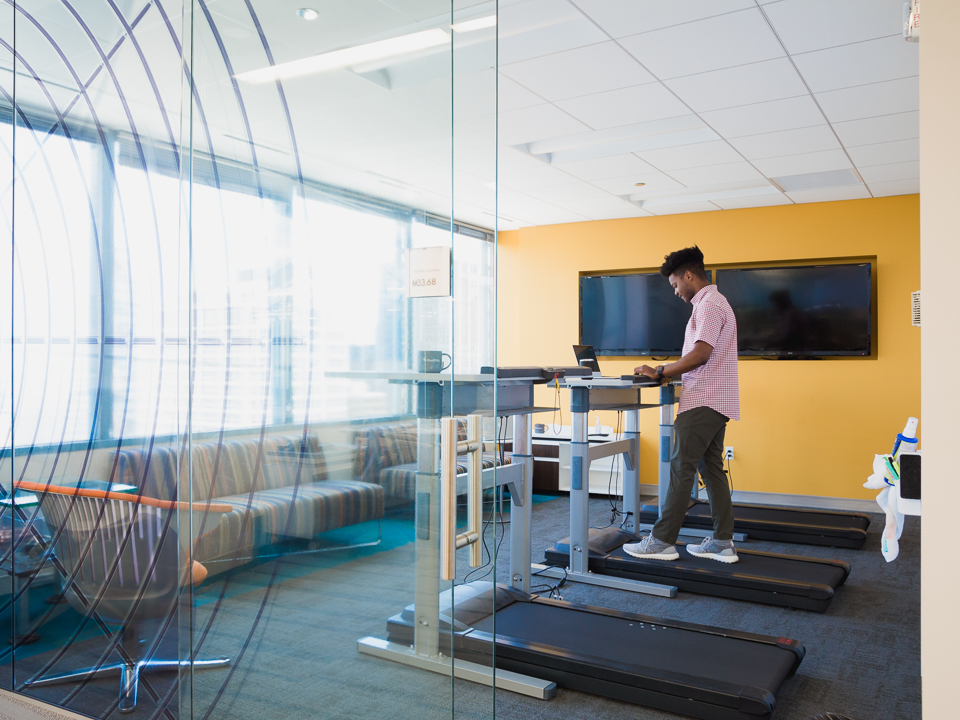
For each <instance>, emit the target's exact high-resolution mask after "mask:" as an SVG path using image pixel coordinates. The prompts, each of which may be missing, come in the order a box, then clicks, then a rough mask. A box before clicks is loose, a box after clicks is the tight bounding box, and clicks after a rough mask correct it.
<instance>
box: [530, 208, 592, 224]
mask: <svg viewBox="0 0 960 720" xmlns="http://www.w3.org/2000/svg"><path fill="white" fill-rule="evenodd" d="M531 217H532V218H533V224H534V225H565V224H566V223H575V222H589V221H590V220H591V218H589V217H587V216H586V215H580V214H579V213H573V212H570V211H569V210H564V209H562V208H558V207H553V208H552V209H550V210H537V211H536V212H534V213H531Z"/></svg>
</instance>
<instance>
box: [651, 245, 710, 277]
mask: <svg viewBox="0 0 960 720" xmlns="http://www.w3.org/2000/svg"><path fill="white" fill-rule="evenodd" d="M663 259H664V263H663V265H661V266H660V274H661V275H663V276H664V277H665V278H668V277H670V276H671V275H679V276H681V277H682V276H683V274H684V273H686V272H687V270H689V271H690V272H692V273H693V274H694V275H696V276H697V277H698V278H700V279H701V280H706V279H707V269H706V268H705V267H704V266H703V253H702V252H700V248H698V247H697V246H696V245H694V246H693V247H688V248H684V249H683V250H677V251H676V252H672V253H670V254H669V255H666V256H665V257H664V258H663Z"/></svg>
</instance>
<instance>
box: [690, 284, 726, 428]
mask: <svg viewBox="0 0 960 720" xmlns="http://www.w3.org/2000/svg"><path fill="white" fill-rule="evenodd" d="M700 340H702V341H703V342H705V343H707V344H708V345H710V346H711V347H712V348H713V352H712V353H711V354H710V359H709V360H707V364H706V365H701V366H700V367H698V368H696V369H695V370H691V371H690V372H687V373H684V374H683V392H682V393H681V394H680V410H679V412H684V411H686V410H693V409H694V408H698V407H708V408H713V409H714V410H716V411H717V412H718V413H721V414H723V415H726V416H727V417H728V418H730V419H731V420H739V419H740V382H739V380H738V377H737V319H736V318H735V317H734V315H733V310H732V309H731V307H730V303H728V302H727V299H726V298H725V297H724V296H723V295H721V294H720V291H719V290H717V286H716V285H707V286H706V287H705V288H703V289H701V290H700V292H698V293H697V294H696V295H694V296H693V314H692V315H691V316H690V320H689V321H688V322H687V330H686V333H685V334H684V336H683V354H684V355H686V354H687V353H688V352H690V351H691V350H693V346H694V345H695V344H696V343H697V341H700Z"/></svg>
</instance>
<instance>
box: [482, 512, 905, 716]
mask: <svg viewBox="0 0 960 720" xmlns="http://www.w3.org/2000/svg"><path fill="white" fill-rule="evenodd" d="M567 512H568V501H567V499H566V498H558V499H557V500H555V501H552V502H550V503H545V504H542V505H537V506H535V507H534V513H535V521H534V526H533V527H534V532H533V547H534V554H536V553H537V551H538V550H542V549H543V548H545V547H547V546H549V545H550V544H552V543H553V542H554V541H555V540H557V539H559V538H562V537H566V536H568V535H569V516H568V514H567ZM881 521H882V516H881V515H879V514H878V515H874V516H873V517H872V522H871V524H870V529H869V536H868V539H867V543H866V545H865V546H864V547H863V549H862V550H844V549H837V548H820V547H814V546H809V545H794V544H786V543H770V542H761V541H756V542H754V541H750V542H748V543H747V544H746V545H745V546H749V547H750V548H752V549H757V550H765V551H768V552H778V553H784V554H789V555H807V556H811V557H820V558H835V559H838V560H843V561H845V562H847V563H849V564H850V567H851V573H850V577H849V578H848V579H847V582H846V583H845V584H844V586H843V587H841V588H840V589H839V590H838V591H837V596H836V598H835V599H834V600H833V602H832V603H831V605H830V608H829V609H828V610H827V612H826V613H824V614H820V613H813V612H808V611H804V610H791V609H787V608H778V607H772V606H768V605H757V604H754V603H747V602H742V601H737V600H723V599H720V598H713V597H706V596H702V595H693V594H687V593H681V594H679V595H678V596H677V597H676V598H673V599H667V598H657V597H653V596H649V595H635V594H632V593H625V592H622V591H617V590H609V589H606V588H597V587H591V586H586V585H576V584H571V585H568V586H567V587H564V588H563V589H562V590H561V593H562V595H563V599H564V600H569V601H571V602H579V603H587V604H591V605H600V606H603V607H609V608H615V609H619V610H627V611H633V612H640V613H643V614H647V615H655V616H658V617H664V618H669V619H677V620H685V621H687V622H695V623H701V624H704V625H714V626H719V627H725V628H730V629H733V630H744V631H749V632H756V633H762V634H768V635H776V636H780V635H784V636H787V637H791V638H796V639H798V640H800V641H801V642H802V643H803V645H804V646H805V648H806V651H807V654H806V657H805V658H804V660H803V663H802V664H801V665H800V668H799V670H798V671H797V674H796V675H795V676H794V677H793V678H790V679H789V680H787V682H786V683H785V684H784V685H783V687H782V688H781V690H780V692H779V693H778V694H777V708H776V711H775V713H774V715H773V718H774V720H808V719H809V718H810V717H812V716H813V715H815V714H816V713H820V712H826V711H831V712H837V713H842V714H845V715H849V716H850V717H853V718H857V720H907V719H910V718H918V719H919V718H920V717H921V711H920V707H921V706H920V519H919V518H907V520H906V526H905V529H904V532H903V537H902V539H901V542H900V557H899V558H898V559H897V560H896V561H895V562H894V563H892V564H888V563H886V562H884V560H883V558H882V556H881V555H880V549H879V548H880V529H881V527H882V525H881ZM591 522H592V524H594V525H597V526H601V525H606V524H608V523H609V522H610V512H609V502H608V501H606V500H604V499H592V500H591ZM504 547H506V545H505V546H504ZM499 565H500V567H498V575H499V577H500V580H501V581H504V580H505V579H506V575H505V574H504V572H503V569H504V568H503V563H502V562H501V563H499ZM638 652H642V648H638ZM717 661H718V662H723V658H717ZM497 716H498V718H508V719H510V720H513V719H514V718H516V719H517V720H520V719H521V718H523V719H533V718H536V719H538V720H539V718H565V719H567V720H599V719H600V718H603V719H606V718H611V719H612V718H622V717H637V718H674V717H676V716H675V715H670V714H667V713H660V712H655V711H651V710H646V709H638V708H636V707H634V706H631V705H627V704H624V703H618V702H614V701H609V700H604V699H602V698H596V697H591V696H588V695H584V694H582V693H576V692H569V691H561V692H560V693H559V695H558V697H557V698H556V699H554V700H553V701H552V702H550V703H537V702H534V701H532V700H527V699H525V698H520V697H518V696H516V695H510V694H507V693H500V696H499V698H498V706H497Z"/></svg>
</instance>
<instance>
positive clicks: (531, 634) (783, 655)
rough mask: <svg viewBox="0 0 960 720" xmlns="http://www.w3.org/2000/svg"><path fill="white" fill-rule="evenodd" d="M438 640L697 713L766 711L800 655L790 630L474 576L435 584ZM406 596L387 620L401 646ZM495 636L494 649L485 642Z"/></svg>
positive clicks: (560, 679)
mask: <svg viewBox="0 0 960 720" xmlns="http://www.w3.org/2000/svg"><path fill="white" fill-rule="evenodd" d="M440 604H441V607H447V608H450V607H451V604H452V612H450V613H449V614H445V615H441V618H440V633H441V647H445V646H448V643H449V642H450V641H451V637H450V635H451V632H452V633H453V637H452V642H453V647H454V649H455V652H456V656H457V657H458V658H459V659H461V660H464V661H468V662H475V663H479V664H482V665H486V666H489V665H490V663H491V662H494V663H495V664H496V666H497V667H498V668H500V669H501V670H509V671H513V672H517V673H520V674H522V675H528V676H531V677H535V678H539V679H542V680H547V681H552V682H555V683H556V684H557V685H558V686H561V687H566V688H570V689H573V690H579V691H582V692H587V693H592V694H594V695H602V696H604V697H609V698H613V699H616V700H622V701H624V702H629V703H634V704H636V705H644V706H647V707H653V708H658V709H660V710H665V711H667V712H672V713H678V714H681V715H688V716H691V717H696V718H701V719H702V720H768V719H769V718H770V715H771V713H772V712H773V709H774V705H775V704H776V696H775V693H776V692H777V691H778V690H779V688H780V685H781V684H782V683H783V681H784V680H785V679H786V678H787V677H788V676H790V675H792V674H793V673H794V672H795V671H796V669H797V667H798V666H799V665H800V662H801V661H802V660H803V656H804V649H803V646H802V645H801V644H800V643H799V642H797V641H796V640H790V639H788V638H784V637H779V638H778V637H775V636H768V635H755V634H753V633H744V632H739V631H736V630H722V629H719V628H714V627H708V626H705V625H695V624H692V623H686V622H681V621H677V620H665V619H662V618H655V617H648V616H645V615H638V614H635V613H627V612H621V611H618V610H608V609H605V608H599V607H591V606H588V605H575V604H573V603H569V602H564V601H562V600H551V599H547V598H542V597H538V596H536V595H529V594H527V593H522V592H520V591H518V590H514V589H512V588H509V587H507V586H505V585H494V584H493V583H490V582H485V581H475V582H473V583H465V584H463V585H458V586H455V587H454V588H452V589H451V590H446V591H444V592H443V593H441V603H440ZM417 621H418V620H417V612H416V607H415V606H414V605H409V606H407V607H406V608H405V609H404V610H403V612H401V613H399V614H397V615H394V616H393V617H391V618H390V619H389V620H388V621H387V636H388V639H389V641H390V642H392V643H396V644H398V645H401V646H410V645H412V644H413V643H414V642H415V631H414V627H415V626H416V623H417ZM494 645H495V649H494Z"/></svg>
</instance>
